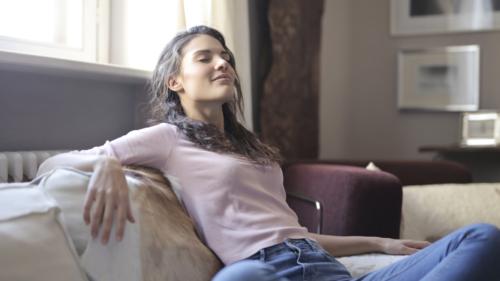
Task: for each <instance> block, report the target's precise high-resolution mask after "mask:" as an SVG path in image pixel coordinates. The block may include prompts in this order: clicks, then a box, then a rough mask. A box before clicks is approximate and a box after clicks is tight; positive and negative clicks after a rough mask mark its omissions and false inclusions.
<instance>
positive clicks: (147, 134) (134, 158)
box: [72, 123, 177, 169]
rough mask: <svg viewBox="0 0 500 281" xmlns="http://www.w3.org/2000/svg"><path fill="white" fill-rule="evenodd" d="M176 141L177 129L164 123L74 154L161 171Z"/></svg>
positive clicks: (132, 132)
mask: <svg viewBox="0 0 500 281" xmlns="http://www.w3.org/2000/svg"><path fill="white" fill-rule="evenodd" d="M176 141H177V133H176V130H175V127H174V126H172V125H168V124H165V123H162V124H158V125H155V126H152V127H148V128H144V129H140V130H134V131H131V132H129V133H128V134H126V135H124V136H122V137H119V138H117V139H114V140H112V141H106V143H105V144H104V145H102V146H96V147H94V148H91V149H88V150H79V151H73V152H72V153H81V154H98V155H107V156H111V157H115V158H117V159H118V160H119V161H120V163H121V164H123V165H131V164H133V165H144V166H148V167H152V168H157V169H161V168H163V167H164V165H165V162H166V161H167V158H168V155H169V154H170V150H171V149H172V147H173V146H174V145H175V142H176Z"/></svg>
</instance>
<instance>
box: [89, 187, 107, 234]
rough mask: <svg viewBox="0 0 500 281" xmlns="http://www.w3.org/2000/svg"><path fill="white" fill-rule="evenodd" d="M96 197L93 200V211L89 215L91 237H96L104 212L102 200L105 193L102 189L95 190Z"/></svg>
mask: <svg viewBox="0 0 500 281" xmlns="http://www.w3.org/2000/svg"><path fill="white" fill-rule="evenodd" d="M96 193H97V196H96V197H97V198H96V200H95V205H94V206H93V211H92V212H91V213H92V214H91V217H90V234H91V235H92V238H94V239H95V238H96V237H97V234H98V233H99V227H100V226H101V221H102V217H103V212H104V200H105V195H104V194H103V193H104V191H103V190H99V191H96Z"/></svg>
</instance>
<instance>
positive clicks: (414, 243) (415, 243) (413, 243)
mask: <svg viewBox="0 0 500 281" xmlns="http://www.w3.org/2000/svg"><path fill="white" fill-rule="evenodd" d="M403 243H404V245H406V246H408V247H411V248H415V249H423V248H425V247H427V246H429V245H430V244H431V243H430V242H428V241H413V240H404V241H403Z"/></svg>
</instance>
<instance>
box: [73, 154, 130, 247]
mask: <svg viewBox="0 0 500 281" xmlns="http://www.w3.org/2000/svg"><path fill="white" fill-rule="evenodd" d="M83 219H84V221H85V223H86V224H87V225H88V224H90V233H91V235H92V238H96V237H97V235H98V233H99V228H100V227H101V225H102V235H101V242H102V243H103V244H106V243H108V241H109V236H110V233H111V227H112V225H113V220H115V222H116V239H117V240H118V241H121V240H122V238H123V233H124V232H125V223H126V220H129V221H130V222H132V223H133V222H135V220H134V217H133V215H132V210H131V208H130V199H129V196H128V186H127V182H126V180H125V175H124V173H123V170H122V166H121V165H120V163H119V162H118V160H116V159H114V158H110V157H106V158H103V159H102V160H100V161H98V162H97V163H96V165H95V166H94V173H93V174H92V177H91V178H90V181H89V185H88V190H87V196H86V198H85V203H84V207H83Z"/></svg>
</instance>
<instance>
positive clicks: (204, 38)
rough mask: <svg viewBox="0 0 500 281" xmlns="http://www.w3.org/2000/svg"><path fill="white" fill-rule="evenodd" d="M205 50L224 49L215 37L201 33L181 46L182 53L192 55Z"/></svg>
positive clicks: (220, 50) (215, 50)
mask: <svg viewBox="0 0 500 281" xmlns="http://www.w3.org/2000/svg"><path fill="white" fill-rule="evenodd" d="M206 50H209V51H211V52H215V53H220V52H223V51H225V50H224V47H222V44H221V43H220V42H219V41H218V40H217V39H215V38H213V37H212V36H209V35H205V34H201V35H198V36H196V37H194V38H193V39H191V41H189V42H188V43H187V44H186V46H184V48H182V54H183V55H194V54H195V53H196V52H199V51H206Z"/></svg>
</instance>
